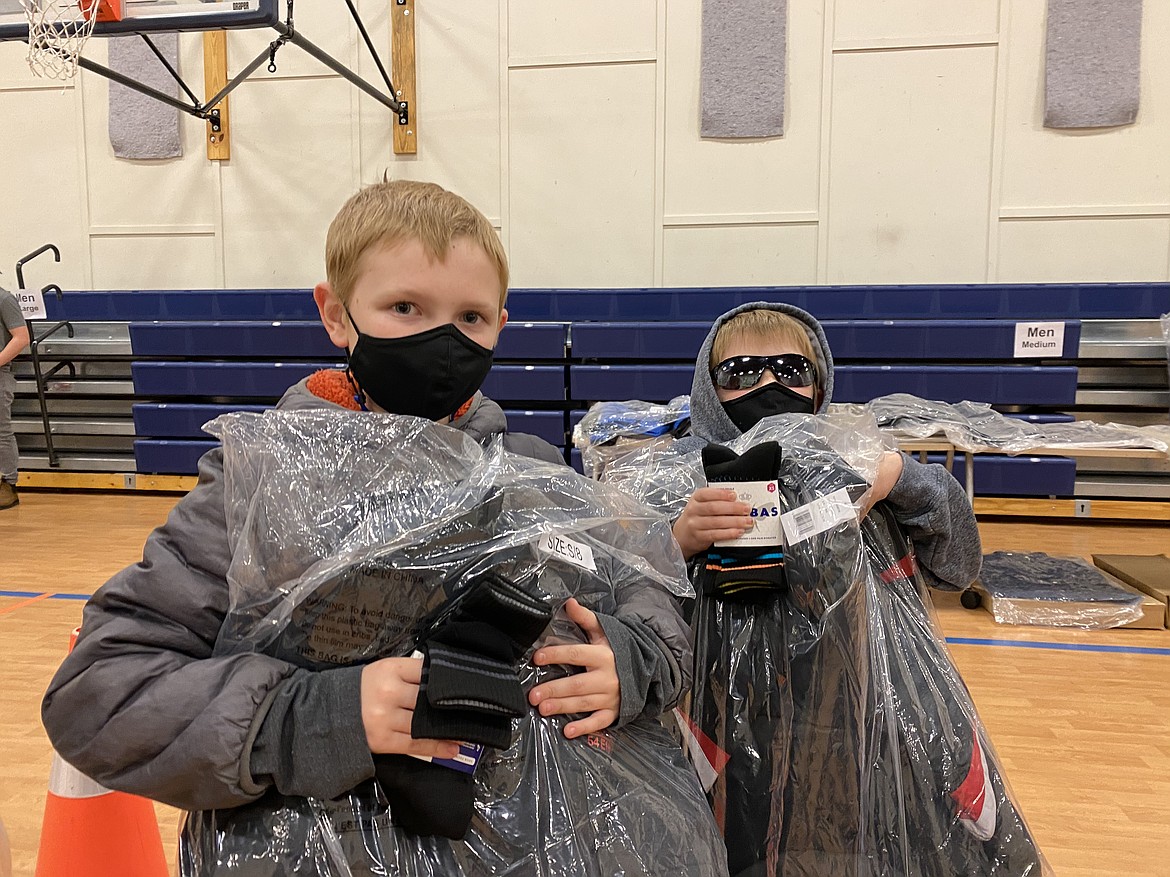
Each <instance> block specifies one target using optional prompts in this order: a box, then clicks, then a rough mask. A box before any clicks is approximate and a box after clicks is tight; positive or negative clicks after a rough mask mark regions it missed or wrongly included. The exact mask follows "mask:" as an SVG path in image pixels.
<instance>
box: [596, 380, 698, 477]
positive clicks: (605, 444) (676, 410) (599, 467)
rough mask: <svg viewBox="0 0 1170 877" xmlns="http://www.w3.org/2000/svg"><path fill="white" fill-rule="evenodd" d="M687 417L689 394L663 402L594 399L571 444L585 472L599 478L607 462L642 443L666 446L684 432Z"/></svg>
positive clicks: (689, 401)
mask: <svg viewBox="0 0 1170 877" xmlns="http://www.w3.org/2000/svg"><path fill="white" fill-rule="evenodd" d="M690 419H691V397H690V396H677V397H675V398H674V399H671V400H670V402H668V403H666V404H665V405H657V404H654V403H651V402H639V401H629V402H598V403H596V404H594V405H593V406H592V407H590V409H589V411H588V412H587V413H586V414H585V416H584V417H583V418H581V421H580V422H579V423H578V424H577V425H576V426H575V427H573V445H574V446H575V447H576V448H577V450H579V451H580V452H581V462H582V464H583V466H584V469H585V474H586V475H588V476H589V477H590V478H594V479H597V480H599V481H600V480H604V476H605V470H606V469H607V468H608V465H609V463H610V462H611V461H613V460H615V459H618V458H620V457H623V456H625V455H626V454H627V453H629V452H630V451H632V450H636V449H637V448H640V447H643V446H646V445H651V446H656V447H664V446H667V445H669V444H670V443H671V440H672V439H673V438H677V437H678V436H680V435H683V434H684V433H685V432H686V430H687V428H688V427H689V426H690Z"/></svg>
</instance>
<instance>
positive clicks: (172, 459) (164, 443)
mask: <svg viewBox="0 0 1170 877" xmlns="http://www.w3.org/2000/svg"><path fill="white" fill-rule="evenodd" d="M216 447H219V442H215V441H190V440H181V441H177V440H173V439H136V440H135V442H134V463H135V466H136V467H137V469H138V471H139V472H142V473H146V474H150V475H194V474H195V473H196V472H198V471H199V458H200V457H202V456H203V455H204V454H206V453H207V452H208V451H210V450H211V449H212V448H216Z"/></svg>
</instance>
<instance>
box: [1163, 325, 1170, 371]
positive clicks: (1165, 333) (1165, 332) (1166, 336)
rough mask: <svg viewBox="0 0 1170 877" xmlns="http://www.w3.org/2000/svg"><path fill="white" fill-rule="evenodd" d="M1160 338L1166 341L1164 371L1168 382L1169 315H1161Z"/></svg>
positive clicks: (1169, 352) (1169, 368)
mask: <svg viewBox="0 0 1170 877" xmlns="http://www.w3.org/2000/svg"><path fill="white" fill-rule="evenodd" d="M1161 321H1162V337H1163V338H1164V339H1166V371H1167V379H1168V380H1170V314H1162V318H1161Z"/></svg>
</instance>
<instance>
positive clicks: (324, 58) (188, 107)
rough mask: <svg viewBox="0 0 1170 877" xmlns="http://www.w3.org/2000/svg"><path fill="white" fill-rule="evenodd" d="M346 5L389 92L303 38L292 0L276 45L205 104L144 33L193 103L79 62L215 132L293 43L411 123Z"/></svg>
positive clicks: (402, 121) (401, 121)
mask: <svg viewBox="0 0 1170 877" xmlns="http://www.w3.org/2000/svg"><path fill="white" fill-rule="evenodd" d="M346 5H347V6H348V7H349V10H350V13H351V14H352V15H353V17H354V20H355V21H356V22H357V25H358V30H359V31H360V32H361V35H362V38H363V39H364V41H365V43H366V47H367V48H368V49H369V52H370V54H371V55H372V56H373V59H374V62H375V64H376V65H377V67H378V70H379V72H380V73H381V74H382V79H383V81H384V82H385V83H386V88H387V89H388V93H385V94H384V93H382V92H381V91H379V90H378V89H377V88H376V87H374V86H373V85H371V84H370V83H369V82H367V81H366V80H365V79H363V78H362V77H361V76H359V75H358V74H356V73H354V72H353V71H352V70H350V69H349V68H348V67H346V66H345V65H344V64H342V63H341V62H340V61H338V60H337V59H336V58H334V57H333V56H332V55H330V54H329V53H327V52H325V51H324V50H323V49H321V48H320V47H319V46H317V45H316V44H315V43H313V42H312V41H311V40H308V39H306V38H305V37H303V36H301V34H300V32H298V31H297V30H296V29H295V28H294V27H293V17H292V6H293V4H292V0H289V3H288V18H287V20H286V21H284V22H280V21H277V22H275V23H273V24H272V28H273V30H275V31H276V32H277V34H278V37H277V39H275V40H273V41H272V43H270V44H269V45H268V46H267V47H266V48H265V49H264V50H263V51H262V52H261V53H260V54H259V55H257V56H256V57H255V58H253V59H252V61H251V62H249V63H248V64H247V65H246V66H245V67H244V68H243V69H242V70H241V71H240V72H239V73H237V74H236V76H235V77H234V78H233V79H232V80H231V81H229V82H228V84H227V85H225V86H224V87H223V88H222V89H220V91H219V92H218V93H217V94H215V95H213V96H212V97H210V98H208V99H207V101H206V102H204V103H200V102H199V100H198V99H197V98H196V97H195V94H194V93H193V92H192V91H191V89H190V88H188V87H187V84H186V83H185V82H184V81H183V79H182V77H181V76H179V74H178V71H176V70H175V69H174V68H173V67H171V65H170V64H168V63H167V62H166V59H165V58H163V57H162V55H161V54H159V52H158V49H156V48H155V46H154V44H153V43H151V41H150V39H149V37H147V36H146V34H141V33H140V34H139V36H140V37H142V39H143V40H145V41H146V43H147V45H149V46H150V47H151V49H152V51H154V53H155V55H157V56H158V57H159V60H160V61H162V63H163V65H164V66H165V67H166V68H167V71H168V72H169V73H170V74H171V76H172V77H173V78H174V79H175V81H176V82H178V84H179V86H180V87H181V88H182V89H183V91H185V92H186V93H187V96H188V97H190V98H191V103H189V104H188V103H184V102H183V101H181V100H179V99H178V98H175V97H173V96H171V95H169V94H166V93H164V92H162V91H159V90H158V89H156V88H151V87H150V86H149V85H146V84H145V83H142V82H139V81H138V80H136V79H131V78H130V77H129V76H126V75H124V74H122V73H119V72H118V71H116V70H112V69H110V68H109V67H106V66H105V65H103V64H98V63H96V62H94V61H90V60H89V59H88V58H85V57H78V59H77V63H78V65H79V66H81V67H83V68H84V69H86V70H88V71H90V72H91V73H96V74H98V75H99V76H104V77H105V78H106V79H109V80H110V81H112V82H117V83H118V84H120V85H124V86H126V87H127V88H130V89H133V90H134V91H137V92H139V93H141V94H144V95H146V96H148V97H150V98H153V99H154V100H157V101H161V102H162V103H164V104H166V105H167V106H171V107H174V108H175V109H177V110H180V111H182V112H184V113H187V114H188V115H192V116H195V117H196V118H198V119H202V120H204V121H207V122H210V123H211V124H212V127H213V129H214V128H215V126H216V125H218V123H219V111H218V110H217V109H216V107H217V106H218V105H219V103H220V102H221V101H222V100H223V99H224V98H225V97H227V96H228V95H229V94H231V93H232V92H233V91H234V90H235V89H236V88H237V87H238V86H239V85H240V83H241V82H243V81H244V80H245V79H247V78H248V77H249V76H251V75H252V74H253V73H254V72H256V68H258V67H259V66H260V65H261V64H263V63H264V61H265V60H267V61H268V63H269V69H270V70H274V69H275V66H276V61H275V58H276V52H277V50H278V49H280V47H281V46H283V45H284V44H285V43H292V44H293V45H294V46H298V47H299V48H300V49H301V50H303V51H304V52H306V53H308V54H309V55H312V56H313V57H314V58H316V59H317V60H318V61H320V62H321V63H322V64H324V65H325V66H326V67H328V68H329V69H330V70H332V71H333V72H334V73H336V74H338V75H339V76H341V77H342V78H343V79H345V80H346V81H348V82H350V83H351V84H352V85H354V86H356V87H357V88H359V89H361V90H362V91H363V92H365V93H366V94H368V95H369V96H370V97H372V98H373V99H374V100H376V101H377V102H378V103H380V104H382V105H383V106H385V107H386V108H387V109H389V110H390V111H391V112H393V113H395V114H396V115H397V116H398V124H399V125H408V124H410V112H409V107H408V106H407V102H406V101H404V100H398V99H397V97H396V96H395V89H394V86H393V84H392V83H391V81H390V77H389V76H387V75H386V70H385V68H384V67H383V66H382V61H381V58H379V57H378V52H377V50H376V49H375V48H374V44H373V42H372V41H371V40H370V37H369V34H368V33H367V32H366V29H365V27H364V26H363V25H362V22H361V19H360V17H359V16H358V13H357V10H356V9H355V8H354V6H353V3H352V2H351V0H346Z"/></svg>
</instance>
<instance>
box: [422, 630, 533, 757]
mask: <svg viewBox="0 0 1170 877" xmlns="http://www.w3.org/2000/svg"><path fill="white" fill-rule="evenodd" d="M423 650H424V653H425V657H424V659H423V670H422V680H421V682H420V684H419V693H418V700H417V701H416V702H415V706H414V718H413V719H412V720H411V726H410V735H411V736H412V737H416V738H420V739H421V738H429V739H436V740H459V741H465V742H467V743H482V744H483V745H485V746H494V747H495V748H497V749H507V748H508V746H509V745H510V744H511V742H512V717H513V716H521V715H523V714H524V710H525V709H526V707H527V702H526V701H525V699H524V690H523V688H521V687H520V679H519V677H518V676H517V675H516V670H515V666H514V663H513V661H512V659H511V655H512V645H511V642H510V641H509V640H508V638H507V637H505V636H504V635H503V634H501V633H500V632H499V631H497V630H496V629H495V628H493V627H491V626H490V625H487V624H480V623H476V622H449V623H448V624H446V625H444V626H443V627H441V628H440V629H439V630H437V631H435V633H434V634H432V635H431V638H430V639H429V640H427V642H426V643H425V644H424V645H423Z"/></svg>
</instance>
